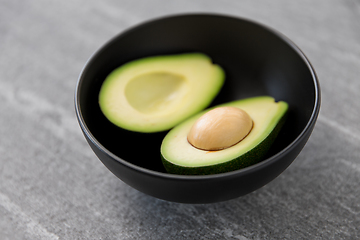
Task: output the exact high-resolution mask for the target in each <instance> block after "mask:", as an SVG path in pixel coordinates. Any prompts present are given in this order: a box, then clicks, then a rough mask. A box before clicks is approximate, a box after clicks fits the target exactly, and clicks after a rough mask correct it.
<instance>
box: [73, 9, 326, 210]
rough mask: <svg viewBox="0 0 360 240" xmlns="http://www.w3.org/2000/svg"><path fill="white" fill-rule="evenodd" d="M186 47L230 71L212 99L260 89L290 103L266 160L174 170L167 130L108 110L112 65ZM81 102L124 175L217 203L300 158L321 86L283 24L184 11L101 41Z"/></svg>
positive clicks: (141, 186) (170, 196)
mask: <svg viewBox="0 0 360 240" xmlns="http://www.w3.org/2000/svg"><path fill="white" fill-rule="evenodd" d="M187 52H202V53H205V54H207V55H209V56H210V57H211V58H212V59H213V61H214V62H215V63H217V64H219V65H221V66H222V67H223V68H224V70H225V72H226V81H225V85H224V87H223V88H222V90H221V92H220V93H219V95H218V96H217V97H216V99H215V100H214V101H213V103H212V105H216V104H219V103H223V102H228V101H232V100H236V99H242V98H247V97H252V96H259V95H270V96H273V97H275V99H276V100H284V101H286V102H287V103H289V106H290V108H289V114H288V119H287V121H286V123H285V125H284V127H283V129H282V131H281V132H280V134H279V136H278V138H277V140H276V142H275V143H274V145H273V146H272V148H271V150H270V152H269V153H268V155H267V157H266V159H265V160H263V161H262V162H260V163H258V164H256V165H253V166H251V167H247V168H245V169H240V170H236V171H233V172H228V173H223V174H214V175H207V176H181V175H174V174H168V173H166V171H165V169H164V168H163V166H162V163H161V160H160V144H161V141H162V139H163V137H164V136H165V134H166V132H162V133H156V134H141V133H135V132H129V131H124V130H121V129H120V128H118V127H116V126H114V125H112V124H111V123H110V122H109V121H108V120H107V119H106V118H105V117H104V115H103V114H102V113H101V111H100V108H99V105H98V94H99V90H100V86H101V84H102V82H103V81H104V79H105V77H106V76H107V75H108V74H109V73H110V72H111V71H112V70H113V69H115V68H116V67H118V66H120V65H122V64H123V63H126V62H128V61H130V60H134V59H138V58H142V57H147V56H154V55H165V54H176V53H187ZM75 109H76V114H77V118H78V121H79V123H80V126H81V129H82V131H83V133H84V135H85V138H86V140H87V141H88V143H89V145H90V146H91V148H92V149H93V151H94V152H95V153H96V155H97V156H98V158H99V159H100V160H101V161H102V162H103V164H104V165H105V166H106V167H107V168H108V169H109V170H110V171H112V172H113V173H114V174H115V175H116V176H117V177H119V178H120V179H121V180H122V181H124V182H125V183H127V184H128V185H130V186H132V187H134V188H135V189H138V190H139V191H141V192H144V193H146V194H149V195H151V196H154V197H157V198H160V199H165V200H168V201H175V202H183V203H211V202H219V201H225V200H229V199H233V198H236V197H239V196H242V195H245V194H248V193H250V192H252V191H254V190H256V189H258V188H260V187H262V186H264V185H265V184H267V183H269V182H270V181H272V180H273V179H274V178H276V177H277V176H278V175H279V174H280V173H282V172H283V171H284V170H285V169H286V168H287V167H288V166H289V165H290V164H291V163H292V162H293V160H294V159H295V158H296V157H297V155H298V154H299V152H300V151H301V150H302V148H303V147H304V145H305V143H306V142H307V140H308V138H309V136H310V134H311V132H312V130H313V128H314V125H315V122H316V119H317V116H318V113H319V109H320V89H319V83H318V80H317V78H316V74H315V71H314V69H313V67H312V66H311V64H310V63H309V61H308V60H307V59H306V57H305V56H304V54H303V53H302V52H301V51H300V49H299V48H298V47H297V46H295V45H294V44H293V43H292V42H291V41H290V40H289V39H287V38H286V37H284V36H283V35H282V34H280V33H278V32H277V31H274V30H272V29H270V28H268V27H266V26H263V25H261V24H258V23H255V22H252V21H249V20H245V19H241V18H234V17H229V16H222V15H207V14H194V15H193V14H191V15H177V16H170V17H164V18H160V19H156V20H152V21H149V22H146V23H144V24H141V25H138V26H136V27H134V28H131V29H130V30H127V31H125V32H123V33H121V34H120V35H118V36H116V37H115V38H113V39H112V40H110V41H109V42H108V43H106V44H105V45H104V46H103V47H101V48H100V49H99V50H98V51H97V52H96V53H95V54H94V55H93V56H92V57H91V58H90V59H89V61H88V62H87V63H86V66H85V67H84V69H83V71H82V72H81V74H80V77H79V80H78V83H77V88H76V94H75Z"/></svg>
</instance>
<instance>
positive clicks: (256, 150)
mask: <svg viewBox="0 0 360 240" xmlns="http://www.w3.org/2000/svg"><path fill="white" fill-rule="evenodd" d="M287 109H288V104H287V103H286V102H283V101H279V102H276V101H275V100H274V98H272V97H269V96H261V97H254V98H248V99H243V100H238V101H233V102H230V103H226V104H222V105H219V106H216V107H214V108H212V109H209V110H205V111H203V112H201V113H198V114H196V115H195V116H193V117H191V118H189V119H187V120H185V121H184V122H182V123H181V124H179V125H177V126H176V127H174V128H173V129H172V130H170V131H169V132H168V134H167V135H166V136H165V138H164V140H163V142H162V145H161V157H162V161H163V165H164V167H165V168H166V170H167V171H168V172H169V173H173V174H184V175H205V174H216V173H223V172H229V171H233V170H237V169H241V168H244V167H248V166H250V165H253V164H255V163H257V162H259V161H261V160H262V159H263V158H264V156H265V154H266V153H267V151H268V150H269V148H270V146H271V145H272V143H273V142H274V140H275V138H276V137H277V135H278V133H279V131H280V129H281V127H282V125H283V123H284V121H285V117H286V112H287Z"/></svg>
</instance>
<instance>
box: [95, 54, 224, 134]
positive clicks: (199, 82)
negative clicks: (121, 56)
mask: <svg viewBox="0 0 360 240" xmlns="http://www.w3.org/2000/svg"><path fill="white" fill-rule="evenodd" d="M224 78H225V74H224V71H223V69H222V68H221V67H220V66H218V65H216V64H213V63H212V61H211V59H210V58H209V57H208V56H206V55H204V54H201V53H187V54H178V55H165V56H153V57H147V58H142V59H138V60H134V61H131V62H129V63H126V64H124V65H122V66H120V67H118V68H117V69H115V70H114V71H112V72H111V73H110V74H109V75H108V76H107V78H106V79H105V81H104V83H103V85H102V87H101V89H100V93H99V105H100V108H101V111H102V112H103V114H104V115H105V116H106V117H107V119H108V120H110V121H111V122H112V123H113V124H115V125H117V126H119V127H120V128H123V129H127V130H130V131H135V132H145V133H151V132H161V131H165V130H168V129H170V128H172V127H174V126H175V125H177V124H179V123H180V122H182V121H183V120H185V119H186V118H188V117H190V116H192V115H193V114H195V113H198V112H199V111H201V110H203V109H205V108H206V107H207V106H208V105H209V104H210V103H211V101H212V100H213V99H214V98H215V96H216V95H217V94H218V92H219V91H220V89H221V87H222V85H223V83H224Z"/></svg>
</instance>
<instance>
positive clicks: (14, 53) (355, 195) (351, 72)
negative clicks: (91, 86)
mask: <svg viewBox="0 0 360 240" xmlns="http://www.w3.org/2000/svg"><path fill="white" fill-rule="evenodd" d="M186 12H215V13H225V14H230V15H234V16H241V17H246V18H250V19H253V20H256V21H258V22H262V23H265V24H267V25H268V26H270V27H272V28H275V29H277V30H279V31H280V32H282V33H283V34H285V35H286V36H288V37H289V38H290V39H292V40H293V41H294V42H295V43H296V44H297V45H298V46H299V47H300V48H301V49H302V50H303V51H304V53H305V54H306V55H307V56H308V58H309V59H310V61H311V62H312V64H313V65H314V67H315V69H316V71H317V74H318V77H319V79H320V83H321V88H322V100H323V101H322V109H321V113H320V116H319V121H318V123H317V125H316V128H315V130H314V132H313V135H312V137H311V138H310V140H309V142H308V144H307V145H306V146H305V148H304V150H303V151H302V153H301V154H300V155H299V156H298V158H297V159H296V161H295V162H294V163H293V164H292V165H291V166H290V167H289V168H288V169H287V170H286V171H285V172H284V173H283V174H282V175H280V176H279V177H278V178H277V179H275V180H274V181H273V182H271V183H270V184H268V185H266V186H265V187H263V188H261V189H259V190H257V191H255V192H253V193H251V194H249V195H247V196H244V197H242V198H238V199H234V200H231V201H228V202H222V203H216V204H209V205H185V204H178V203H171V202H166V201H162V200H158V199H155V198H152V197H150V196H147V195H145V194H143V193H140V192H138V191H137V190H134V189H133V188H131V187H129V186H127V185H126V184H124V183H123V182H121V181H120V180H118V179H117V178H116V177H115V176H114V175H113V174H112V173H110V172H109V171H108V170H107V169H106V168H105V167H104V166H103V165H102V163H101V162H100V161H99V160H98V159H97V158H96V156H95V155H94V154H93V153H92V151H91V150H90V148H89V147H88V145H87V144H86V142H85V139H84V137H83V136H82V133H81V131H80V128H79V127H78V124H77V121H76V118H75V114H74V107H73V95H74V90H75V84H76V81H77V77H78V75H79V73H80V71H81V69H82V67H83V65H84V64H85V62H86V60H87V59H88V58H89V57H90V55H91V54H92V53H93V52H94V51H95V50H96V49H97V48H98V47H100V46H101V45H102V44H103V43H105V42H106V41H107V40H108V39H109V38H111V37H112V36H114V35H116V34H117V33H119V32H121V31H123V30H124V29H126V28H128V27H130V26H133V25H135V24H137V23H140V22H142V21H144V20H147V19H150V18H154V17H159V16H163V15H168V14H172V13H186ZM359 76H360V2H359V1H358V0H344V1H340V0H337V1H336V0H318V1H310V0H304V1H286V0H276V1H265V0H264V1H237V0H222V1H215V0H211V1H209V0H191V1H190V0H186V1H160V0H141V1H125V0H121V1H115V0H104V1H85V0H75V1H46V0H34V1H21V0H0V113H1V115H0V136H1V138H0V239H4V240H6V239H241V240H245V239H359V238H360V200H359V199H360V187H359V183H360V150H359V143H360V126H359V119H360V111H359V110H360V94H359V90H360V79H359Z"/></svg>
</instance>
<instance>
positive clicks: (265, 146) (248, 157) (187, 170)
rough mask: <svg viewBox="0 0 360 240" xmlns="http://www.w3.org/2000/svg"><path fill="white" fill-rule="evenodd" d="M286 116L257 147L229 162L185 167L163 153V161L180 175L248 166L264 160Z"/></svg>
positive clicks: (284, 116) (211, 172)
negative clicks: (166, 157)
mask: <svg viewBox="0 0 360 240" xmlns="http://www.w3.org/2000/svg"><path fill="white" fill-rule="evenodd" d="M286 118H287V113H285V114H284V115H283V116H282V118H281V119H280V120H279V122H278V123H277V125H276V126H275V128H274V129H273V130H272V131H271V133H270V134H269V135H268V136H267V137H266V138H265V139H264V140H263V141H262V142H260V143H259V144H258V145H257V146H256V147H254V148H253V149H251V150H250V151H248V152H247V153H245V154H243V155H241V156H239V157H237V158H234V159H232V160H229V161H227V162H224V163H220V164H215V165H209V166H202V167H183V166H179V165H175V164H172V163H170V162H169V161H167V160H166V159H165V158H164V157H163V156H162V155H161V159H162V163H163V165H164V167H165V169H166V171H167V172H168V173H171V174H180V175H210V174H218V173H225V172H230V171H234V170H238V169H242V168H246V167H248V166H251V165H254V164H256V163H258V162H260V161H262V160H263V158H264V157H265V155H266V153H267V152H268V151H269V149H270V147H271V145H272V144H273V143H274V141H275V139H276V137H277V136H278V134H279V132H280V130H281V128H282V126H283V125H284V123H285V121H286Z"/></svg>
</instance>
